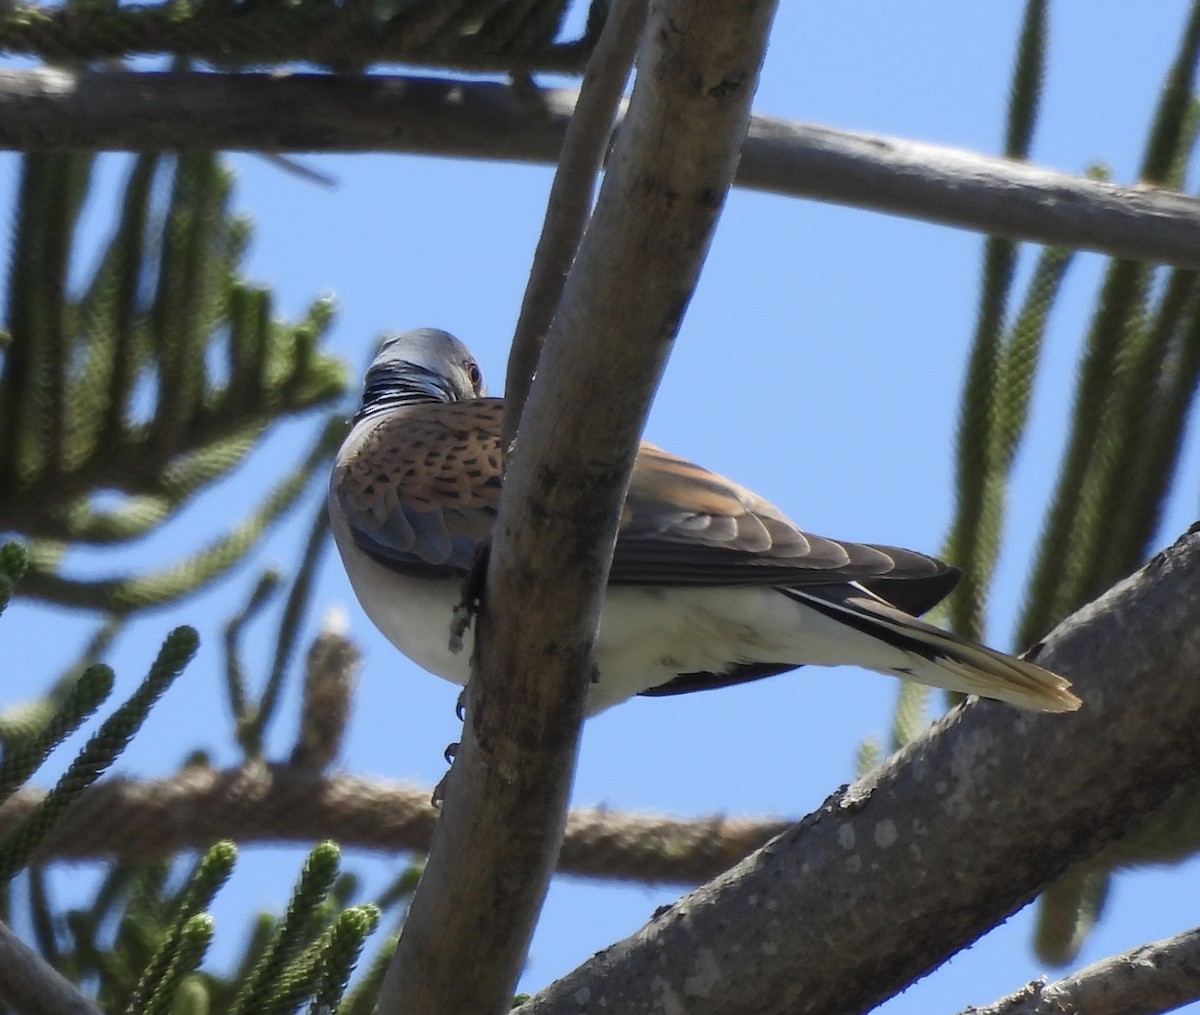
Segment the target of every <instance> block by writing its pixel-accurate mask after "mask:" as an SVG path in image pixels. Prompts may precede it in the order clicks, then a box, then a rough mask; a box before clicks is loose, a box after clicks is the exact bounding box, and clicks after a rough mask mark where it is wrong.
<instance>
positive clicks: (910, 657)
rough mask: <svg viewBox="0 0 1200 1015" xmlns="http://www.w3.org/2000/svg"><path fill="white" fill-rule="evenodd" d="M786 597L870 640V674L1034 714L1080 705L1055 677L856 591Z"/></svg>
mask: <svg viewBox="0 0 1200 1015" xmlns="http://www.w3.org/2000/svg"><path fill="white" fill-rule="evenodd" d="M786 595H787V596H788V597H789V598H791V599H794V600H795V601H796V602H798V603H802V604H804V605H805V606H808V607H810V608H811V609H814V610H816V611H817V612H819V613H821V614H823V615H824V616H826V617H828V618H829V619H830V620H835V621H837V622H838V623H841V624H844V625H845V626H847V627H850V628H853V629H854V630H856V631H857V632H859V633H860V634H863V635H866V636H867V637H868V638H870V639H871V640H872V641H873V642H874V643H875V644H876V645H877V646H878V647H879V649H880V650H881V651H880V652H879V653H878V654H876V653H871V655H872V658H871V659H870V660H869V661H867V660H864V661H862V662H861V665H864V666H868V667H869V668H871V669H875V670H880V671H882V672H886V673H891V674H894V675H896V676H899V677H904V678H906V679H908V680H915V681H916V682H917V683H920V684H928V685H930V686H931V687H941V688H945V689H946V690H948V691H960V692H962V693H964V694H978V695H979V696H980V697H983V698H995V699H996V700H998V701H1004V702H1007V703H1008V704H1010V705H1016V706H1018V707H1020V708H1028V709H1033V710H1035V711H1038V712H1073V711H1075V709H1077V708H1079V706H1080V705H1081V704H1082V702H1081V701H1080V700H1079V699H1078V698H1077V697H1076V696H1075V695H1074V694H1072V693H1071V691H1070V687H1071V685H1070V683H1068V682H1067V681H1066V680H1065V679H1063V678H1062V677H1060V676H1059V675H1058V674H1057V673H1051V672H1050V671H1049V670H1047V669H1043V668H1042V667H1041V666H1038V665H1036V664H1035V663H1031V662H1028V661H1027V660H1024V659H1017V658H1014V657H1013V656H1008V655H1005V654H1004V653H1002V652H995V651H993V650H992V649H990V648H986V647H984V646H983V645H976V644H974V643H973V642H969V641H965V640H964V639H962V638H959V637H958V636H956V635H953V634H950V633H949V632H948V631H943V630H942V629H941V628H939V627H934V626H933V625H932V624H927V623H926V622H925V621H923V620H918V619H917V618H916V617H913V616H910V615H909V614H907V613H905V612H904V611H903V610H899V609H897V608H896V607H894V606H892V605H891V604H890V603H888V602H887V601H886V600H884V599H881V598H880V597H879V596H877V595H875V594H874V593H873V592H870V591H869V590H867V589H864V588H862V587H861V586H858V585H840V586H820V585H817V586H802V587H800V588H792V589H788V590H787V592H786ZM880 643H882V644H880ZM846 661H847V662H851V661H853V660H846Z"/></svg>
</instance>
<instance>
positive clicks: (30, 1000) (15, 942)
mask: <svg viewBox="0 0 1200 1015" xmlns="http://www.w3.org/2000/svg"><path fill="white" fill-rule="evenodd" d="M0 1002H2V1003H3V1004H4V1005H5V1006H6V1007H7V1008H11V1009H12V1010H13V1011H15V1012H17V1013H19V1015H100V1011H99V1009H97V1008H94V1007H93V1006H92V1004H91V1002H89V1001H88V1000H87V998H85V997H84V996H83V995H82V994H80V993H79V991H78V990H77V989H76V988H75V985H74V984H73V983H71V982H70V981H69V980H67V979H66V978H64V977H63V975H62V974H61V973H59V972H58V971H57V970H56V969H55V968H54V967H53V966H51V965H50V964H49V963H48V962H47V961H46V960H45V959H43V958H42V957H41V956H40V955H39V954H38V953H37V952H35V951H33V949H31V948H29V947H28V946H27V945H25V944H22V942H21V941H20V939H18V937H17V936H16V935H15V934H14V933H13V932H12V931H11V930H9V928H8V927H7V926H6V925H5V924H3V923H0Z"/></svg>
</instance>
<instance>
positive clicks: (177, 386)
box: [0, 153, 345, 614]
mask: <svg viewBox="0 0 1200 1015" xmlns="http://www.w3.org/2000/svg"><path fill="white" fill-rule="evenodd" d="M91 168H92V159H91V158H90V157H88V156H83V155H30V156H26V157H25V159H24V167H23V171H22V176H21V187H20V192H19V197H18V200H17V217H16V226H15V229H14V232H13V243H12V249H11V254H10V264H11V270H10V272H9V279H8V293H7V297H8V298H7V309H8V316H7V321H6V328H7V339H8V340H7V344H6V346H5V347H4V349H3V366H2V369H0V418H3V419H4V420H5V422H6V425H5V426H4V427H3V428H0V530H6V531H9V532H12V533H16V534H18V535H21V536H23V537H25V538H26V539H27V540H28V542H27V546H26V550H27V554H28V573H27V574H26V576H25V581H24V582H23V583H22V585H21V594H22V595H25V596H30V597H35V598H38V599H44V600H47V601H50V602H54V603H58V604H60V605H65V606H73V607H85V608H90V609H98V610H104V611H106V612H109V613H113V614H127V613H129V612H131V611H134V610H137V609H141V608H145V607H149V606H160V605H163V604H165V603H168V602H172V601H174V600H176V599H179V598H181V597H183V596H186V595H187V594H189V593H191V592H194V591H196V590H197V589H198V588H200V587H201V586H203V585H204V584H205V583H207V582H210V581H212V580H213V579H215V578H217V577H219V576H220V575H222V574H224V573H226V572H227V571H228V570H229V569H230V568H232V567H233V566H235V565H236V564H237V563H238V562H239V561H240V560H242V559H243V558H244V556H245V555H246V553H247V552H248V551H249V550H250V549H251V548H252V547H253V546H254V544H255V543H256V542H257V541H258V539H259V538H260V537H261V536H262V535H263V533H264V532H265V531H266V530H267V529H268V527H269V526H270V525H271V524H272V523H273V522H275V521H276V520H277V519H278V518H279V517H280V516H281V515H282V514H283V513H284V512H285V511H286V510H287V509H288V508H290V507H291V506H292V505H293V504H294V503H295V502H296V500H297V498H298V497H299V496H300V495H301V493H303V491H304V490H305V489H306V488H307V487H308V485H309V481H310V479H311V477H312V476H313V474H314V473H315V472H316V471H317V469H318V468H319V466H320V465H321V464H322V463H323V462H325V461H326V460H327V459H328V456H329V455H330V454H331V453H332V449H333V447H334V446H335V444H336V440H337V438H338V435H339V430H338V426H337V425H335V424H333V423H331V425H330V426H329V427H328V428H327V430H326V432H325V434H324V435H323V437H322V439H321V440H320V441H318V442H317V443H316V445H315V446H314V447H313V449H312V450H311V451H310V453H309V454H308V455H307V456H306V457H305V458H304V459H303V460H302V461H301V462H300V463H298V465H297V466H296V467H295V468H294V470H293V471H292V473H291V474H290V475H288V476H286V477H285V478H284V479H283V480H282V481H281V482H280V484H279V485H278V486H277V487H276V488H275V489H274V490H272V491H270V492H269V493H268V494H267V496H266V497H265V498H264V500H263V502H262V504H260V505H259V506H258V508H257V509H256V510H254V511H252V512H250V513H248V515H247V517H246V518H245V519H243V520H242V522H241V523H240V524H239V525H237V526H236V527H234V528H233V529H232V530H230V531H229V532H227V533H226V534H225V535H223V536H220V537H219V538H217V539H216V540H215V541H214V542H212V543H211V544H210V545H208V546H205V547H201V548H199V549H198V550H196V551H194V552H192V553H191V554H190V555H188V556H185V557H183V558H182V559H180V560H178V561H177V562H175V563H171V564H169V565H167V566H166V567H164V568H163V569H161V570H159V571H157V572H153V573H150V574H139V575H132V576H127V577H117V578H110V579H105V580H99V581H85V580H80V579H76V578H72V577H71V576H69V575H68V574H66V573H65V572H64V571H63V569H62V568H61V566H60V561H61V559H62V557H63V554H64V552H65V550H66V548H67V547H68V546H94V547H112V546H121V545H126V544H129V543H131V542H133V541H135V540H137V539H139V538H141V537H143V536H145V535H147V534H148V533H150V532H153V531H155V530H157V529H159V528H160V527H161V526H163V525H164V524H165V523H166V522H167V521H168V520H169V519H171V518H172V517H173V516H174V515H175V514H176V513H177V512H178V511H179V510H181V509H182V508H183V507H184V506H185V505H186V504H187V503H188V502H189V501H190V500H191V499H192V498H193V497H194V496H195V495H196V494H197V493H199V492H200V491H201V490H203V489H205V488H206V487H208V486H209V485H211V484H212V483H214V482H216V481H217V480H219V479H221V478H222V477H224V476H225V475H227V474H228V473H229V472H230V471H231V470H232V469H233V468H234V467H235V466H237V465H238V464H239V463H240V462H241V461H242V460H243V459H244V457H245V456H246V455H247V453H249V452H250V451H251V450H252V449H253V448H254V447H255V445H256V444H257V442H258V441H259V440H260V439H261V437H262V436H263V434H264V433H265V431H266V430H267V429H268V428H269V427H270V426H272V425H273V424H275V423H277V422H278V421H279V420H281V419H284V418H287V417H289V416H293V415H296V414H300V413H305V412H308V411H311V410H313V409H318V408H322V407H328V406H331V405H332V403H333V402H334V401H335V400H336V399H337V398H338V397H339V396H340V395H341V393H342V391H343V389H344V385H345V374H344V369H343V367H342V365H341V364H340V363H339V362H338V361H336V360H334V359H332V358H330V357H328V356H326V355H324V354H323V353H321V352H319V351H318V348H317V346H318V343H319V341H320V339H321V337H322V336H323V334H324V332H325V330H326V329H327V327H328V325H329V323H330V320H331V315H332V304H331V303H330V302H329V301H328V300H317V301H315V302H314V303H313V304H312V306H311V307H310V308H309V310H308V312H307V314H306V315H305V316H304V318H303V319H302V320H300V321H299V322H296V323H294V324H286V323H283V322H279V321H276V320H273V315H272V311H271V296H270V293H268V292H267V291H266V290H264V289H262V288H261V287H257V286H254V285H252V284H251V283H249V282H248V281H246V280H245V279H244V278H243V277H242V276H241V274H240V270H239V264H240V262H241V259H242V256H243V254H244V252H245V248H246V244H247V241H248V239H249V235H250V229H249V224H248V223H247V222H246V221H245V220H244V219H241V218H238V217H236V216H234V215H233V214H232V213H231V211H230V209H229V201H230V194H231V188H232V180H231V178H230V176H229V174H228V172H227V171H226V170H225V169H223V168H222V166H221V164H220V162H219V160H218V159H217V158H216V157H215V156H213V155H210V154H197V153H192V154H187V155H182V156H178V157H176V158H174V159H166V158H162V157H159V156H154V155H141V156H139V157H138V158H137V159H136V160H135V161H134V163H133V165H132V168H131V170H130V173H129V178H128V181H127V183H126V186H125V192H124V195H123V199H122V208H121V213H120V217H119V220H118V222H117V223H116V224H115V226H114V229H113V233H112V238H111V240H110V241H109V242H108V244H107V245H106V246H105V248H104V250H103V252H102V256H101V258H100V260H99V264H98V266H97V267H96V270H95V272H94V273H93V274H92V277H91V278H90V279H89V280H88V281H87V282H86V283H85V285H84V286H83V291H82V292H81V293H75V292H72V291H71V289H70V287H69V286H68V281H67V280H68V277H69V273H70V269H71V251H72V249H73V241H74V236H75V234H76V230H77V227H78V219H79V215H80V212H81V210H82V207H83V204H84V200H85V196H86V193H87V182H88V179H89V177H90V173H91ZM164 195H165V197H166V199H165V201H164V200H163V198H164ZM102 495H103V496H102ZM2 592H3V589H2V588H0V593H2Z"/></svg>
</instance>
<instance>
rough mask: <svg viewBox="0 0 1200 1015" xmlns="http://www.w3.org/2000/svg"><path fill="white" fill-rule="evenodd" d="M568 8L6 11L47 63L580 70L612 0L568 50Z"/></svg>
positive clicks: (210, 2) (226, 1) (527, 3)
mask: <svg viewBox="0 0 1200 1015" xmlns="http://www.w3.org/2000/svg"><path fill="white" fill-rule="evenodd" d="M569 6H570V2H569V0H493V2H485V3H446V2H445V0H409V2H404V3H396V2H389V0H366V2H355V3H338V2H335V0H302V2H299V3H278V2H266V3H258V2H255V0H182V2H181V0H166V2H162V3H155V4H135V3H111V4H108V3H91V2H77V3H71V4H65V5H62V6H45V5H41V4H34V3H28V4H26V3H21V4H12V5H5V6H4V7H3V8H0V49H3V50H4V51H6V52H9V53H18V54H25V55H30V56H37V57H40V58H42V59H44V60H47V61H60V60H64V59H69V58H73V59H79V60H100V59H111V58H115V57H128V56H134V55H138V54H159V53H164V52H165V53H170V54H172V55H174V56H182V57H190V58H194V59H197V60H202V61H206V62H208V63H211V64H213V65H216V66H219V67H222V68H241V67H253V66H257V65H262V64H279V63H297V62H301V63H309V64H316V65H319V66H323V67H329V68H331V69H337V70H342V71H357V70H362V69H365V68H366V67H368V66H370V65H371V64H374V63H407V64H411V65H417V66H433V67H454V68H457V69H459V70H466V71H493V72H495V71H501V72H503V71H512V70H519V71H521V72H523V73H527V72H529V71H558V72H563V73H582V72H583V68H584V66H585V64H586V63H587V58H588V54H589V53H590V52H591V49H592V45H593V43H594V42H595V39H596V35H597V34H598V33H599V30H600V27H601V26H602V24H603V17H604V12H606V11H607V8H608V0H592V2H591V4H590V5H589V7H588V17H587V29H586V31H585V34H584V36H583V37H582V38H580V39H576V40H572V41H568V42H560V41H558V37H559V33H560V29H561V27H562V22H563V18H564V16H565V14H566V12H567V8H568V7H569ZM581 6H582V5H581Z"/></svg>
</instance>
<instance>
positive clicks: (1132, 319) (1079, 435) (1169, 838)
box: [896, 0, 1200, 963]
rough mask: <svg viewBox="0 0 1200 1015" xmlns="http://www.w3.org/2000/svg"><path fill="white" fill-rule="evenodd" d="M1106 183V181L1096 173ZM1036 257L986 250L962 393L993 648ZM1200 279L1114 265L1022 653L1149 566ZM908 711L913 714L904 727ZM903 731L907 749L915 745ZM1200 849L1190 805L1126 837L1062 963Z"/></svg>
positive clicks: (1050, 907) (1183, 94)
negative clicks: (1019, 287)
mask: <svg viewBox="0 0 1200 1015" xmlns="http://www.w3.org/2000/svg"><path fill="white" fill-rule="evenodd" d="M1045 18H1046V5H1045V4H1044V3H1042V2H1039V0H1029V2H1028V3H1027V5H1026V16H1025V29H1024V31H1023V33H1022V36H1021V42H1020V47H1019V51H1018V56H1017V60H1016V67H1015V71H1014V82H1013V86H1012V92H1011V95H1012V100H1011V103H1010V108H1009V129H1008V137H1007V139H1006V153H1007V154H1008V155H1009V156H1011V157H1023V156H1024V154H1025V152H1026V151H1027V150H1028V146H1029V142H1030V140H1031V138H1032V132H1033V129H1034V126H1035V123H1036V107H1037V94H1038V89H1039V81H1040V74H1041V72H1040V68H1041V66H1042V65H1043V63H1044V55H1043V54H1042V52H1041V50H1042V49H1043V48H1044V46H1045ZM1197 59H1200V3H1194V4H1193V6H1192V9H1191V13H1190V15H1189V18H1188V22H1187V24H1186V26H1185V27H1184V30H1183V32H1182V34H1181V38H1180V43H1179V49H1178V51H1177V53H1176V57H1175V60H1174V62H1173V64H1172V66H1171V67H1170V68H1169V70H1168V73H1167V77H1166V80H1165V82H1164V85H1163V90H1162V93H1161V96H1160V99H1159V103H1158V108H1157V110H1156V111H1155V114H1154V118H1153V122H1152V126H1151V128H1150V133H1149V137H1148V140H1147V143H1146V151H1145V153H1144V156H1143V160H1142V166H1141V174H1140V175H1141V181H1142V182H1144V183H1146V184H1153V185H1159V186H1165V187H1172V188H1179V187H1180V186H1181V185H1182V182H1183V179H1184V177H1185V175H1186V172H1187V170H1188V168H1189V166H1190V165H1191V160H1192V155H1193V150H1194V148H1195V142H1196V135H1197V128H1198V125H1200V111H1198V107H1197V104H1196V101H1195V100H1194V99H1193V95H1194V92H1195V84H1196V81H1195V74H1196V64H1197ZM1089 172H1090V174H1091V175H1093V176H1097V175H1103V171H1102V170H1100V169H1098V168H1092V169H1091V170H1090V171H1089ZM1020 256H1021V252H1020V251H1019V250H1018V249H1017V248H1016V246H1015V245H1014V244H1012V243H1011V242H1009V241H1007V240H998V239H988V240H987V241H985V246H984V257H983V262H984V263H983V276H982V295H981V300H980V309H979V313H978V324H977V328H976V334H975V343H974V346H973V348H972V353H971V359H970V362H969V365H968V370H967V375H966V380H965V383H964V387H963V394H962V408H961V414H960V423H959V442H958V476H957V479H958V484H957V489H958V504H957V510H956V514H955V518H954V521H953V523H952V526H951V531H950V535H949V538H948V540H947V543H946V549H945V553H946V556H947V557H948V559H950V560H952V561H953V562H954V563H956V564H958V565H959V566H961V567H962V568H963V569H964V571H965V574H966V578H965V580H964V582H963V584H962V587H961V588H960V589H958V590H956V592H955V594H954V596H953V597H952V599H951V600H950V602H949V606H948V610H947V614H948V618H949V621H950V624H951V626H952V627H953V628H954V629H955V630H957V631H959V632H960V633H963V634H966V635H968V636H970V637H974V638H983V637H984V632H985V629H986V619H987V612H986V608H987V591H988V588H989V586H990V583H991V580H992V576H993V574H994V571H995V568H996V564H997V560H998V557H999V554H1000V550H1001V546H1002V544H1003V540H1002V532H1003V525H1004V509H1005V495H1006V491H1007V488H1008V483H1009V478H1010V475H1011V471H1012V467H1013V464H1014V461H1015V458H1016V455H1017V454H1018V453H1019V450H1020V446H1021V442H1022V440H1023V438H1024V436H1025V430H1026V424H1027V422H1028V416H1029V404H1030V399H1031V397H1032V392H1033V385H1034V384H1035V382H1036V380H1037V368H1038V362H1039V356H1040V350H1041V345H1042V341H1043V339H1044V336H1045V331H1046V326H1047V322H1048V320H1049V318H1050V315H1051V313H1052V312H1053V308H1054V303H1055V300H1056V298H1057V296H1058V293H1059V290H1060V287H1061V285H1062V282H1063V279H1064V277H1065V275H1066V273H1067V271H1068V270H1069V268H1070V264H1071V260H1072V254H1071V252H1070V251H1066V250H1058V249H1053V248H1047V249H1042V250H1041V251H1038V252H1036V253H1033V254H1032V257H1033V261H1034V263H1033V266H1032V270H1031V273H1030V280H1029V282H1028V284H1027V285H1026V287H1025V292H1024V294H1023V296H1021V297H1020V298H1019V303H1018V309H1017V311H1016V312H1015V313H1012V314H1010V313H1009V311H1008V307H1009V305H1010V303H1013V302H1016V301H1017V297H1015V296H1014V294H1013V289H1014V284H1015V283H1014V279H1015V278H1016V274H1017V270H1016V269H1017V265H1018V259H1019V257H1020ZM1197 285H1198V282H1197V275H1196V273H1195V272H1190V271H1184V270H1181V269H1171V270H1167V269H1163V268H1156V267H1154V266H1151V265H1146V264H1141V263H1135V262H1131V261H1113V262H1111V263H1110V265H1109V267H1108V270H1107V272H1106V274H1105V277H1104V280H1103V282H1102V285H1101V288H1100V292H1099V294H1098V296H1097V300H1096V309H1095V313H1094V316H1093V318H1092V322H1091V325H1090V327H1089V329H1088V332H1087V334H1086V336H1085V346H1084V352H1083V358H1082V362H1081V364H1080V371H1079V379H1078V383H1077V387H1076V391H1075V401H1074V406H1073V408H1072V414H1071V429H1070V433H1069V436H1068V442H1067V448H1066V450H1065V452H1064V456H1063V461H1062V465H1061V468H1060V472H1059V476H1058V480H1057V483H1056V485H1055V490H1054V493H1053V497H1052V501H1051V504H1050V506H1049V510H1048V513H1047V516H1046V521H1045V526H1044V528H1043V531H1042V535H1041V539H1040V541H1039V544H1038V547H1037V550H1036V554H1035V558H1034V561H1033V564H1032V568H1031V572H1030V577H1029V583H1028V587H1027V592H1026V598H1025V604H1024V607H1023V610H1022V613H1021V616H1020V618H1019V621H1018V624H1017V630H1016V637H1015V644H1016V646H1017V648H1024V647H1026V646H1029V645H1032V644H1034V643H1035V642H1036V641H1037V640H1038V639H1039V638H1041V637H1042V636H1044V635H1045V634H1046V633H1047V632H1048V631H1050V629H1051V628H1053V627H1054V625H1055V624H1057V623H1058V622H1059V621H1060V620H1062V619H1063V618H1065V617H1066V616H1067V615H1068V614H1070V613H1071V612H1072V611H1074V610H1076V609H1078V608H1079V607H1080V606H1082V605H1084V604H1085V603H1087V602H1088V601H1089V600H1091V599H1093V598H1095V597H1096V596H1097V595H1099V594H1100V593H1101V592H1103V591H1104V590H1105V589H1106V588H1108V587H1109V586H1110V585H1112V584H1113V583H1114V582H1116V581H1118V580H1119V579H1121V578H1123V577H1125V576H1126V575H1128V574H1129V573H1131V572H1132V571H1134V570H1135V569H1136V568H1137V567H1139V566H1140V565H1141V564H1142V563H1144V562H1145V560H1146V558H1147V556H1148V554H1149V552H1150V548H1151V546H1152V541H1153V539H1154V538H1155V536H1156V534H1157V533H1158V526H1159V521H1160V518H1161V513H1162V506H1163V504H1164V502H1165V501H1166V499H1167V497H1168V495H1169V494H1170V493H1171V491H1172V489H1173V484H1174V481H1175V479H1176V468H1175V466H1176V462H1177V460H1178V456H1179V451H1180V447H1181V444H1182V441H1183V438H1184V435H1185V434H1186V432H1187V428H1188V426H1189V424H1190V418H1191V408H1192V404H1193V398H1194V395H1195V392H1196V387H1197V381H1198V380H1200V344H1198V343H1200V290H1198V288H1197ZM903 714H904V710H903V709H902V710H901V711H900V712H898V719H899V717H900V716H902V715H903ZM901 726H903V733H902V735H901V736H898V737H897V738H896V739H897V742H903V740H904V737H906V736H911V735H913V728H912V725H911V723H908V722H904V723H902V724H901V723H899V722H898V724H897V729H898V730H899V729H900V727H901ZM1198 849H1200V800H1196V799H1194V798H1189V799H1183V800H1178V801H1176V802H1175V803H1174V804H1172V805H1171V807H1170V808H1169V809H1168V810H1167V811H1166V812H1165V813H1160V814H1157V815H1154V816H1152V817H1151V818H1150V819H1149V820H1148V821H1147V822H1146V824H1145V825H1144V826H1143V828H1142V829H1140V830H1139V831H1137V832H1135V833H1134V834H1133V835H1132V836H1130V837H1129V839H1128V840H1126V841H1125V842H1123V843H1119V844H1116V845H1115V846H1113V847H1110V848H1109V849H1108V850H1106V851H1104V852H1103V853H1102V854H1101V855H1100V856H1099V857H1096V858H1094V859H1093V860H1092V861H1091V862H1090V863H1089V864H1088V865H1086V869H1084V870H1082V871H1079V872H1075V873H1073V874H1072V875H1070V876H1069V877H1067V878H1064V879H1063V881H1062V882H1060V883H1059V884H1057V885H1056V886H1054V888H1053V889H1052V890H1050V891H1049V892H1047V893H1046V894H1045V895H1044V896H1043V898H1042V902H1041V910H1040V914H1039V927H1038V931H1037V937H1036V941H1035V947H1036V948H1037V950H1038V953H1039V955H1040V956H1041V957H1042V958H1043V959H1045V960H1046V961H1048V962H1054V963H1066V962H1069V961H1070V960H1071V959H1073V958H1074V956H1075V955H1076V954H1077V952H1078V949H1079V947H1080V946H1081V945H1082V943H1083V942H1084V940H1085V939H1086V936H1087V933H1088V932H1089V931H1090V929H1091V928H1092V927H1093V926H1094V925H1095V923H1096V921H1097V920H1098V919H1099V918H1100V915H1101V913H1102V910H1103V905H1104V901H1105V899H1106V898H1107V895H1108V884H1109V879H1110V876H1111V873H1112V871H1113V870H1115V869H1116V868H1117V867H1119V866H1123V865H1128V864H1139V863H1147V862H1155V861H1158V862H1162V861H1165V860H1178V859H1182V858H1183V857H1185V856H1191V855H1194V854H1195V852H1196V851H1197V850H1198Z"/></svg>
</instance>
